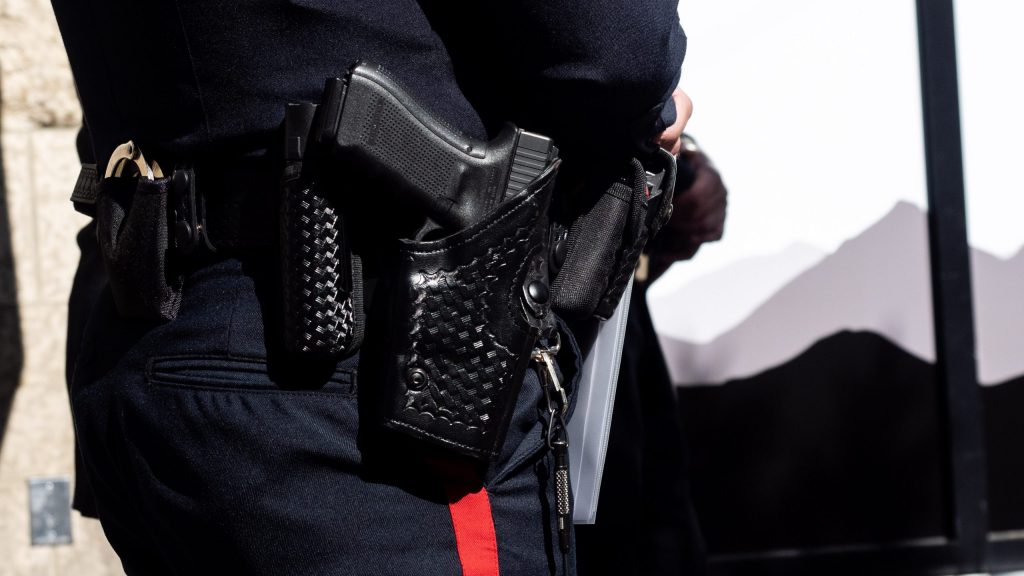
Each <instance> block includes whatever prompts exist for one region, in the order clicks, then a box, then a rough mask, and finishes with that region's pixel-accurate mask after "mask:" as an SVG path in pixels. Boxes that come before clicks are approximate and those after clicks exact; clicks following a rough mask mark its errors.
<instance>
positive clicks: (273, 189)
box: [71, 158, 280, 254]
mask: <svg viewBox="0 0 1024 576" xmlns="http://www.w3.org/2000/svg"><path fill="white" fill-rule="evenodd" d="M278 170H279V168H278V167H277V166H276V165H275V163H273V162H271V161H270V160H269V159H266V158H239V159H236V160H235V161H234V162H232V163H225V162H223V161H220V162H216V163H214V162H197V163H195V164H183V165H179V166H178V167H176V168H175V169H174V171H173V172H172V173H171V174H170V175H168V176H166V178H168V179H170V186H169V189H168V190H169V192H170V194H171V195H172V197H171V198H169V199H168V200H169V204H170V207H171V211H172V218H173V222H172V223H171V225H172V228H171V234H172V237H173V241H174V245H175V247H176V248H178V249H179V250H180V251H181V252H183V253H186V254H188V253H191V252H194V251H195V250H197V249H200V248H205V249H207V250H210V251H219V250H231V249H237V248H258V247H268V246H272V245H273V244H274V243H275V242H276V237H277V221H276V219H277V203H276V202H277V186H278V181H279V178H280V177H279V172H278ZM101 183H102V179H101V178H100V174H99V171H98V169H97V166H96V165H95V164H83V165H82V169H81V171H80V172H79V174H78V181H77V182H76V183H75V188H74V192H73V193H72V195H71V201H72V202H73V203H74V205H75V209H76V210H77V211H79V212H81V213H82V214H85V215H87V216H95V215H96V196H97V194H98V192H99V188H100V185H101Z"/></svg>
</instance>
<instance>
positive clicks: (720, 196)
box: [648, 149, 728, 282]
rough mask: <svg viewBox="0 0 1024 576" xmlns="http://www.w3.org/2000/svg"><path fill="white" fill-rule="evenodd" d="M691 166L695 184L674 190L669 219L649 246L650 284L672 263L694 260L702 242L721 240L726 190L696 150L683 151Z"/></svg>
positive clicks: (704, 158) (706, 160)
mask: <svg viewBox="0 0 1024 576" xmlns="http://www.w3.org/2000/svg"><path fill="white" fill-rule="evenodd" d="M683 154H684V155H685V156H686V160H687V161H689V162H690V165H691V166H692V167H693V172H694V181H693V184H692V185H691V186H690V188H689V189H687V190H676V194H675V198H674V199H673V200H672V218H670V219H669V221H668V222H667V223H665V226H663V227H662V229H661V231H659V232H658V235H657V237H656V238H655V239H654V242H653V244H652V245H651V246H650V261H649V268H648V270H649V275H648V278H649V279H650V281H651V282H653V281H654V280H655V279H656V278H658V276H661V275H662V274H663V273H664V272H665V271H666V270H668V268H669V266H671V265H672V263H673V262H676V261H680V260H689V259H690V258H693V256H694V254H696V253H697V250H699V249H700V247H701V245H702V244H704V243H705V242H714V241H716V240H720V239H721V238H722V232H723V231H724V229H725V208H726V203H727V199H726V196H727V194H728V191H727V190H726V189H725V183H724V182H722V177H721V175H719V173H718V170H716V169H715V167H714V165H712V164H711V161H710V160H708V157H707V156H706V155H705V154H704V152H702V151H701V150H699V149H692V150H691V149H684V150H683Z"/></svg>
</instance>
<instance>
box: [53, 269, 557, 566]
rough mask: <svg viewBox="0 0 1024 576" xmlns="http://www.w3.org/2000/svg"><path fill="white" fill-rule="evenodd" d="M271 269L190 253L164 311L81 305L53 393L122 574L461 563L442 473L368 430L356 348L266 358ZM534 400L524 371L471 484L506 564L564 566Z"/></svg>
mask: <svg viewBox="0 0 1024 576" xmlns="http://www.w3.org/2000/svg"><path fill="white" fill-rule="evenodd" d="M277 270H278V268H277V264H276V256H275V255H274V254H272V253H270V252H269V251H259V250H254V251H251V252H249V253H236V254H233V255H231V256H230V257H220V258H218V259H215V260H211V261H209V262H207V263H204V264H203V265H198V266H194V267H193V269H192V270H191V271H190V272H189V273H188V274H187V276H186V280H185V285H184V290H183V298H182V306H181V309H180V312H179V314H178V316H177V318H176V319H175V320H173V321H170V322H166V323H160V324H157V323H152V322H140V321H133V320H126V319H123V318H121V317H119V316H118V314H117V312H116V310H115V306H114V302H113V299H112V296H111V295H110V291H109V290H104V291H103V292H102V293H101V295H100V296H99V298H98V301H97V302H96V303H95V305H94V306H93V309H92V311H91V313H90V314H89V320H88V321H87V323H86V327H85V329H84V335H83V338H82V344H81V348H80V350H79V354H78V356H77V358H78V359H77V363H76V367H75V373H74V378H73V382H72V386H71V390H70V395H71V401H72V410H73V415H74V420H75V427H76V432H77V436H78V440H79V443H80V450H81V455H82V457H83V461H84V472H85V473H86V474H87V476H88V480H89V482H90V484H91V487H92V492H93V494H94V496H95V503H96V511H97V513H98V516H99V518H100V520H101V522H102V524H103V528H104V530H105V532H106V534H107V537H108V538H109V540H110V542H111V544H112V545H113V547H114V549H115V550H116V551H117V553H118V554H119V555H120V557H121V559H122V561H123V564H124V568H125V571H126V572H127V574H129V575H135V574H147V575H161V574H189V575H197V574H266V575H277V576H280V575H287V574H333V575H341V574H396V575H397V574H402V575H410V574H416V575H433V574H437V575H442V574H444V575H451V574H460V573H463V564H462V561H463V560H464V558H461V556H460V550H459V549H458V547H457V542H456V537H455V530H454V526H453V517H452V513H451V512H450V508H449V501H450V499H451V494H452V479H450V478H448V479H446V478H445V476H444V474H443V473H439V472H438V470H439V467H438V466H437V463H436V462H431V461H430V459H429V458H423V457H422V451H420V450H418V449H417V448H416V447H415V446H411V447H410V446H406V445H403V443H402V441H401V440H397V439H394V438H390V437H388V436H387V434H384V433H377V432H374V430H376V427H374V426H371V425H369V424H368V418H369V417H368V416H366V414H367V407H366V406H365V404H366V398H370V397H372V394H369V393H366V392H367V390H368V389H369V387H373V386H374V385H375V382H374V381H373V378H372V377H366V376H364V375H363V373H362V372H360V370H359V368H358V364H359V357H358V355H356V356H353V357H350V358H347V359H344V360H342V361H340V362H338V363H336V364H334V365H332V366H330V368H329V369H328V370H326V371H322V370H312V369H309V370H304V369H303V368H302V367H301V366H296V365H294V364H286V363H284V362H278V360H279V358H278V352H277V351H276V350H277V345H276V344H275V338H276V337H277V335H278V334H279V333H280V331H279V327H278V326H279V323H278V322H277V321H276V307H275V304H274V302H275V301H276V300H275V294H276V290H277V288H276V287H277V285H278V284H277V283H278V279H277V278H278V276H277ZM569 343H570V345H573V346H574V344H572V342H571V338H570V339H569ZM307 368H309V367H307ZM563 369H564V366H563ZM576 369H577V368H576V367H573V370H574V371H575V370H576ZM310 372H315V374H311V373H310ZM571 390H573V391H574V390H575V386H572V387H571ZM545 408H546V404H545V403H544V399H543V394H542V390H541V387H540V383H539V381H538V378H537V375H536V373H535V372H534V371H533V370H532V369H531V370H528V371H527V374H526V378H525V382H524V383H523V386H522V390H521V392H520V394H519V397H518V400H517V404H516V409H515V414H514V418H513V421H512V424H511V426H510V428H509V432H508V436H507V440H506V442H505V445H504V448H503V451H502V453H501V455H500V457H499V458H498V459H497V460H496V461H494V462H493V463H490V464H489V465H488V466H486V469H485V470H482V471H481V472H480V474H479V475H478V476H477V480H476V481H477V483H479V482H480V481H481V479H482V484H483V486H484V488H485V489H486V494H487V498H488V500H489V504H490V509H491V515H492V518H493V526H494V534H495V537H496V538H495V539H496V542H497V564H498V565H499V566H500V573H501V574H503V575H505V576H511V575H517V574H524V575H525V574H529V575H537V574H556V573H557V574H563V573H567V574H574V573H575V569H574V562H575V559H574V553H570V554H569V555H567V556H563V555H562V554H561V553H560V552H559V550H558V545H557V533H556V532H555V530H556V529H555V512H554V511H555V507H554V504H555V495H554V482H553V481H552V480H551V478H552V475H551V472H552V468H553V461H552V458H551V457H550V454H549V451H548V450H547V448H546V444H545V440H544V421H545V414H546V411H545ZM461 481H462V482H465V481H466V478H465V477H463V478H462V480H461ZM470 484H472V480H470ZM471 571H472V570H469V569H467V570H466V573H467V574H469V573H470V572H471Z"/></svg>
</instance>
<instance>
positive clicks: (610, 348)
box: [567, 278, 633, 524]
mask: <svg viewBox="0 0 1024 576" xmlns="http://www.w3.org/2000/svg"><path fill="white" fill-rule="evenodd" d="M632 293H633V279H632V278H630V280H629V284H627V285H626V290H625V292H623V294H622V299H621V300H620V301H619V306H618V307H617V308H616V309H615V313H614V314H612V316H611V318H609V319H608V320H605V321H604V322H601V324H600V326H599V327H598V329H597V340H596V341H595V342H594V346H593V347H592V348H591V349H590V353H589V354H587V357H586V358H585V359H584V360H583V375H582V376H581V378H580V385H579V386H580V389H579V392H578V393H577V396H576V409H575V410H574V411H573V415H572V418H571V419H570V420H569V424H568V426H567V428H568V432H569V477H570V479H571V483H572V494H573V500H574V503H573V506H574V509H573V522H575V523H576V524H593V523H594V522H595V521H596V520H597V500H598V497H599V496H600V493H601V475H602V474H603V472H604V456H605V452H607V450H608V433H609V432H610V431H611V424H612V407H613V406H614V404H615V386H616V385H617V384H618V381H619V362H620V360H621V359H622V346H623V340H624V339H625V337H626V320H627V318H628V316H629V300H630V297H631V295H632Z"/></svg>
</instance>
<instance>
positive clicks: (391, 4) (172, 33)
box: [53, 0, 689, 574]
mask: <svg viewBox="0 0 1024 576" xmlns="http://www.w3.org/2000/svg"><path fill="white" fill-rule="evenodd" d="M53 6H54V10H55V13H56V16H57V19H58V23H59V25H60V28H61V33H62V35H63V38H64V42H65V45H66V47H67V50H68V56H69V59H70V62H71V66H72V70H73V73H74V76H75V80H76V84H77V86H78V91H79V95H80V98H81V101H82V105H83V109H84V113H85V119H86V122H87V123H88V125H89V128H90V129H91V135H92V145H93V149H94V151H95V155H96V158H97V159H99V161H100V162H99V163H100V166H99V172H100V173H101V174H102V173H103V172H104V166H103V165H102V164H103V162H104V160H103V159H105V158H109V156H110V154H111V152H112V151H113V150H114V149H115V147H116V146H117V145H118V144H120V143H122V142H125V141H127V140H134V142H136V143H137V144H138V145H139V146H140V147H141V149H142V150H144V151H145V154H146V155H147V157H149V158H150V159H156V160H158V161H159V162H160V163H162V164H163V165H164V166H173V165H175V164H178V163H181V162H188V163H196V164H197V165H198V164H202V165H204V166H214V167H218V168H217V170H219V171H218V172H216V174H213V173H212V172H211V174H210V177H209V178H207V179H206V182H214V183H216V185H210V186H207V187H206V188H205V190H204V193H205V194H206V195H207V197H209V198H213V199H216V198H217V196H218V194H220V193H221V192H223V193H224V194H225V195H227V194H228V193H229V189H230V194H232V195H235V196H238V195H242V196H241V197H242V198H244V199H245V202H243V203H242V204H245V205H248V204H250V200H251V204H252V205H260V204H261V203H263V202H266V198H267V197H269V195H271V194H273V193H274V192H273V185H274V181H273V180H274V179H273V178H272V177H270V178H268V177H266V175H272V174H273V171H272V165H273V162H272V160H271V159H270V158H269V156H270V154H269V153H268V150H270V149H272V148H273V147H274V143H275V142H276V138H278V135H277V134H276V129H277V127H278V125H279V124H280V121H281V115H282V110H283V105H284V104H285V103H286V102H293V101H312V100H315V99H316V98H317V96H318V94H319V91H320V88H321V86H322V82H323V79H324V78H325V77H328V76H338V75H339V74H341V72H342V71H344V70H345V69H346V68H347V67H348V66H349V65H350V64H351V63H353V62H355V61H357V60H363V59H365V60H371V61H374V62H377V63H380V64H381V65H383V66H384V67H385V68H386V69H388V70H389V71H390V73H391V74H392V75H393V76H394V77H395V78H396V79H398V80H399V81H400V82H401V83H402V84H403V85H404V86H405V87H406V88H407V89H408V90H409V92H410V93H411V94H412V96H413V97H414V98H416V100H418V101H419V102H422V103H424V104H425V105H426V106H427V107H428V108H429V109H430V110H431V112H432V113H433V114H435V115H437V116H439V117H441V118H443V119H444V120H445V121H446V122H448V123H449V124H451V125H452V126H454V127H455V128H456V129H458V130H460V131H462V132H463V133H465V134H467V135H470V136H473V137H476V138H481V139H483V138H487V137H489V136H493V135H494V134H495V133H496V132H497V130H498V128H499V127H500V125H501V124H502V123H503V122H505V121H513V122H515V123H517V124H518V125H520V126H522V127H524V128H526V129H530V130H533V131H536V132H541V133H544V134H547V135H550V136H552V137H553V138H554V139H555V141H556V142H557V143H558V144H559V147H560V148H561V150H562V155H563V157H564V158H565V161H566V166H567V167H568V166H570V165H572V166H576V167H577V169H576V170H577V172H580V173H582V172H586V170H585V168H586V167H587V166H601V165H605V164H607V163H608V162H613V161H615V160H616V159H619V158H622V157H628V156H629V155H631V154H633V153H635V151H636V150H637V149H638V148H644V147H650V146H651V145H652V142H653V143H655V144H657V143H659V142H660V143H662V144H663V145H664V146H666V147H670V148H671V147H673V146H676V145H677V142H678V137H679V134H680V133H681V130H682V125H683V124H684V123H685V120H686V118H688V116H689V104H688V100H686V99H685V97H684V96H682V95H678V94H677V95H676V97H675V98H673V96H672V93H673V88H674V87H675V86H676V84H677V83H678V77H679V68H680V65H681V61H682V57H683V53H684V51H685V37H684V36H683V33H682V30H681V29H680V27H679V24H678V20H677V16H676V5H675V2H674V1H673V0H638V1H634V2H626V3H623V2H617V1H615V0H592V1H590V2H587V3H586V4H579V3H577V2H573V1H571V0H518V1H512V0H496V1H493V2H484V3H461V2H450V1H444V2H442V1H434V0H420V1H419V2H417V1H414V0H378V1H376V2H351V1H334V2H328V1H325V0H291V1H281V2H269V1H264V2H238V1H227V0H216V1H210V2H189V1H186V0H177V1H175V2H170V1H168V0H155V1H153V2H144V3H135V2H127V1H124V0H54V1H53ZM250 173H251V174H255V175H256V176H251V175H250V176H247V174H250ZM229 176H230V177H229ZM200 178H201V177H200ZM218 187H219V188H220V190H218ZM377 193H378V192H377V191H374V190H372V189H367V190H365V192H364V194H365V195H367V196H368V198H367V200H368V202H367V203H366V205H367V206H371V207H372V206H373V205H374V203H373V201H372V200H373V197H374V195H375V194H377ZM378 208H379V209H378V210H372V209H369V208H368V213H367V214H366V215H365V217H366V219H367V220H368V221H379V222H382V223H384V222H386V221H387V220H388V219H389V218H393V217H394V216H395V214H394V213H393V212H392V211H391V210H390V207H389V206H384V205H381V206H379V207H378ZM246 214H248V213H246ZM254 214H255V216H252V217H251V218H250V219H249V220H248V221H246V222H244V228H245V229H247V230H255V231H257V232H258V231H260V230H267V231H268V234H271V232H270V231H272V229H273V226H274V223H273V222H271V221H269V220H266V221H264V220H261V216H260V213H259V211H256V212H254ZM230 217H231V214H227V215H226V216H225V218H230ZM247 218H248V216H247ZM217 225H218V223H217V222H215V221H214V222H211V223H210V226H211V228H214V227H216V226H217ZM254 237H255V238H256V239H257V241H253V242H245V243H243V242H239V243H237V245H234V246H232V245H230V243H229V245H226V246H224V245H222V246H219V247H218V250H217V251H216V252H215V253H207V254H205V255H203V256H201V257H195V258H193V259H191V260H190V261H189V262H188V264H187V275H186V278H185V281H184V289H183V296H182V299H181V304H180V311H179V312H178V313H177V317H176V319H174V320H173V321H171V322H149V321H139V320H133V319H128V318H124V317H122V316H120V315H119V314H118V313H117V303H116V302H115V299H114V296H113V295H112V294H111V292H110V291H109V290H106V291H104V292H103V293H102V294H101V295H100V296H99V297H98V298H97V299H96V300H95V302H93V303H92V305H91V309H90V310H89V311H88V317H89V320H88V322H87V326H86V328H85V330H84V335H83V337H82V340H81V349H80V351H79V354H78V356H77V363H76V366H75V368H74V374H75V375H74V381H73V385H72V389H71V400H72V406H73V414H74V418H75V426H76V432H77V434H78V438H79V441H80V446H81V454H82V456H83V461H84V465H85V469H86V472H87V475H88V477H89V479H90V481H91V482H90V483H91V485H92V488H93V492H94V501H95V505H96V506H95V509H96V511H97V515H98V517H99V518H100V520H101V522H102V523H103V527H104V530H105V532H106V534H107V536H108V538H109V540H110V542H111V544H112V545H113V547H114V549H115V550H116V551H117V553H118V554H119V555H120V557H121V559H122V561H123V564H124V568H125V571H126V572H127V573H128V574H184V573H187V574H207V573H209V574H213V573H218V574H222V573H233V574H234V573H239V574H292V573H303V574H310V573H315V574H320V573H323V574H370V573H372V574H457V573H460V571H461V573H463V574H496V573H498V571H500V572H501V573H503V574H542V573H554V572H556V571H557V572H559V573H561V572H565V573H573V572H574V566H573V562H574V560H573V555H572V553H570V554H568V556H563V555H562V554H560V553H559V552H558V544H557V539H556V538H555V537H554V531H555V528H554V519H553V513H552V509H553V506H554V493H553V486H552V485H551V484H552V483H551V481H550V468H551V462H550V458H549V456H548V455H547V452H546V449H545V445H544V442H543V441H542V439H541V435H542V429H543V423H542V421H541V418H540V416H539V415H538V411H537V407H538V405H540V402H541V392H540V386H539V384H538V382H537V378H536V376H535V375H533V374H530V373H528V374H527V378H526V382H525V383H524V384H523V387H522V391H521V392H520V396H519V398H518V402H517V405H516V411H515V414H514V416H513V421H512V425H511V426H510V429H509V432H508V437H507V439H506V442H505V446H504V449H503V451H502V454H501V456H500V457H499V458H498V459H497V460H496V461H495V462H493V463H491V464H490V465H489V466H488V467H487V469H486V470H484V471H483V472H482V483H481V484H482V485H480V486H477V485H471V486H468V487H465V488H464V489H457V490H454V491H453V490H452V484H453V482H458V480H452V478H464V477H463V476H460V475H459V474H457V473H454V472H452V471H451V470H448V471H445V470H444V466H438V465H437V463H436V461H435V462H428V461H423V460H417V459H416V458H413V457H409V453H408V452H406V451H402V450H395V451H394V454H393V455H391V456H389V455H388V451H386V450H385V451H381V450H376V449H374V448H375V447H374V446H373V442H374V440H373V439H370V438H367V437H366V435H365V433H364V431H365V426H362V427H361V426H360V417H361V416H363V414H364V410H363V407H362V406H361V398H362V395H360V394H357V393H356V392H357V390H359V389H362V387H364V386H372V385H373V383H372V382H357V381H356V378H355V375H356V374H357V371H356V367H357V365H358V362H359V358H358V355H355V356H351V357H348V358H345V359H343V360H341V361H339V362H338V363H337V365H336V366H333V367H332V369H331V370H330V373H328V374H326V375H323V377H322V378H321V382H320V384H319V385H317V386H316V387H308V386H306V385H305V384H304V379H303V378H300V377H298V375H296V374H295V373H292V372H288V371H285V372H283V373H282V371H281V370H278V369H275V366H280V364H278V363H276V362H275V354H276V346H275V344H274V342H275V339H274V332H275V330H276V329H277V327H276V325H275V324H274V322H275V320H274V318H275V317H276V316H275V310H274V306H275V304H274V298H273V297H272V294H274V291H275V287H276V282H277V281H278V280H277V269H276V266H275V265H274V258H273V256H271V255H269V254H268V250H269V248H268V246H265V245H261V243H260V242H259V241H258V239H259V237H260V234H258V233H256V234H255V235H254ZM371 321H372V320H371ZM371 455H372V457H371ZM439 468H440V469H439ZM453 492H454V494H455V495H454V496H453Z"/></svg>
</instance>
